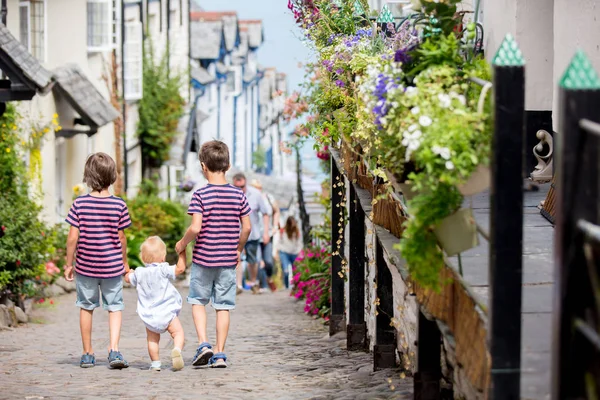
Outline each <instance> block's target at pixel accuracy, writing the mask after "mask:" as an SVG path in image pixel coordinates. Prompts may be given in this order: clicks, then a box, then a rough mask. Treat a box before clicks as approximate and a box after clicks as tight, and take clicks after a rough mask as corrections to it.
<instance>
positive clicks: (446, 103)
mask: <svg viewBox="0 0 600 400" xmlns="http://www.w3.org/2000/svg"><path fill="white" fill-rule="evenodd" d="M438 99H439V100H440V105H441V106H442V108H449V107H450V105H452V99H451V98H450V96H448V95H447V94H445V93H440V94H438Z"/></svg>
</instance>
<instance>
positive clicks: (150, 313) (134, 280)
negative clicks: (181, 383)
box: [125, 236, 186, 371]
mask: <svg viewBox="0 0 600 400" xmlns="http://www.w3.org/2000/svg"><path fill="white" fill-rule="evenodd" d="M140 253H141V258H142V261H143V262H144V264H145V265H146V266H145V267H143V268H137V269H135V271H133V270H132V271H130V272H129V273H128V274H127V275H125V281H126V282H128V283H131V285H132V286H134V287H135V288H136V289H137V293H138V303H137V313H138V315H139V316H140V318H141V319H142V321H143V322H144V324H145V325H146V334H147V336H148V354H149V355H150V359H151V360H152V364H151V366H150V369H151V370H153V371H160V368H161V363H160V357H159V354H158V349H159V346H158V343H159V341H160V334H161V333H163V332H165V331H168V332H169V333H170V334H171V337H172V338H173V342H174V347H173V350H172V351H171V361H172V363H173V369H174V370H175V371H178V370H180V369H182V368H183V358H182V356H181V349H182V348H183V341H184V334H183V327H182V326H181V322H180V321H179V318H178V317H177V316H178V315H179V312H180V311H181V304H182V301H181V295H180V294H179V292H178V291H177V289H175V286H173V284H172V283H171V280H174V279H175V276H176V275H179V274H181V273H183V272H184V271H185V267H186V265H185V264H186V258H185V251H184V252H183V253H180V254H179V259H178V260H177V266H175V265H169V264H168V263H166V262H165V259H166V257H167V246H166V245H165V243H164V242H163V241H162V240H161V239H160V238H159V237H158V236H152V237H149V238H148V239H146V241H144V243H142V246H141V249H140Z"/></svg>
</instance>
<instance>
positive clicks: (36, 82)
mask: <svg viewBox="0 0 600 400" xmlns="http://www.w3.org/2000/svg"><path fill="white" fill-rule="evenodd" d="M0 62H1V64H0V65H2V67H3V71H4V73H5V74H6V75H7V76H8V77H9V78H10V79H11V80H20V77H19V74H21V75H23V76H24V77H25V78H26V80H28V82H23V83H25V84H26V85H28V86H30V87H31V88H32V89H35V90H37V91H39V92H42V93H46V92H47V91H48V90H49V89H50V85H51V83H52V74H51V73H50V71H48V70H47V69H45V68H44V67H43V66H42V64H40V62H39V61H38V60H37V59H36V58H35V57H34V56H33V55H31V54H30V53H29V51H28V50H27V49H26V48H25V46H23V45H22V44H21V43H20V42H19V41H18V40H17V39H16V38H15V37H14V36H13V35H12V33H10V31H9V30H8V28H7V27H6V26H4V25H3V24H1V23H0Z"/></svg>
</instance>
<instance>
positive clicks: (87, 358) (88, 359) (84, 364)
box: [79, 353, 96, 368]
mask: <svg viewBox="0 0 600 400" xmlns="http://www.w3.org/2000/svg"><path fill="white" fill-rule="evenodd" d="M95 365H96V356H94V355H93V354H90V353H85V354H84V355H82V356H81V361H80V362H79V366H80V367H81V368H92V367H94V366H95Z"/></svg>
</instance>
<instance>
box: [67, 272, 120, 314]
mask: <svg viewBox="0 0 600 400" xmlns="http://www.w3.org/2000/svg"><path fill="white" fill-rule="evenodd" d="M75 281H76V285H75V286H76V288H77V302H76V303H75V305H76V306H77V307H79V308H83V309H84V310H93V309H95V308H98V307H100V296H101V295H102V308H104V309H105V310H106V311H121V310H123V309H124V308H125V305H124V304H123V278H121V277H120V276H117V277H116V278H109V279H102V278H91V277H89V276H85V275H81V274H76V276H75Z"/></svg>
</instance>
